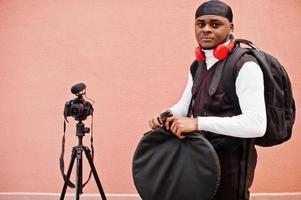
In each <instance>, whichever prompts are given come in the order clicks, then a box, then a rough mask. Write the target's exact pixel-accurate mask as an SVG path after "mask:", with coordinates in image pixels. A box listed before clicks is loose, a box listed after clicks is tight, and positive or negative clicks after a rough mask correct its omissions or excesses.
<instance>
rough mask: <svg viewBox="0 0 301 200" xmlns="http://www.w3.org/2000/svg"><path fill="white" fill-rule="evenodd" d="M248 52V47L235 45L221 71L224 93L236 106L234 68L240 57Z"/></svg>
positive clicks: (237, 104)
mask: <svg viewBox="0 0 301 200" xmlns="http://www.w3.org/2000/svg"><path fill="white" fill-rule="evenodd" d="M248 52H249V49H246V48H241V47H239V46H237V47H236V48H235V49H234V50H233V51H232V53H231V54H230V55H229V57H228V58H227V61H226V64H225V68H224V72H223V83H224V89H225V91H226V94H227V95H228V97H229V98H230V100H231V101H232V103H233V104H234V105H235V106H236V107H238V108H239V102H238V97H237V95H236V89H235V81H236V76H235V75H234V68H235V67H236V66H237V64H238V62H239V60H240V58H241V57H242V56H243V55H244V54H246V53H248Z"/></svg>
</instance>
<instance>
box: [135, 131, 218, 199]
mask: <svg viewBox="0 0 301 200" xmlns="http://www.w3.org/2000/svg"><path fill="white" fill-rule="evenodd" d="M132 167H133V168H132V170H133V179H134V184H135V186H136V189H137V191H138V193H139V195H140V196H141V198H142V199H143V200H210V199H212V197H213V195H214V194H215V192H216V190H217V187H218V184H219V180H220V165H219V159H218V157H217V154H216V152H215V150H214V148H213V146H212V145H211V144H210V142H209V141H208V140H207V139H206V138H204V137H203V136H202V135H201V134H191V135H187V137H186V138H184V139H178V138H177V137H176V136H174V135H173V134H171V133H170V132H169V131H167V130H166V129H165V128H163V127H162V128H158V129H156V130H153V131H149V132H147V133H146V134H145V135H144V136H143V137H142V139H141V141H140V142H139V144H138V146H137V149H136V151H135V154H134V157H133V166H132Z"/></svg>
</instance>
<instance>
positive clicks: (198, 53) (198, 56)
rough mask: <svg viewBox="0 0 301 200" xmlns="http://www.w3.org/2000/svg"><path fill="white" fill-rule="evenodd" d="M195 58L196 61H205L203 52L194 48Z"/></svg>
mask: <svg viewBox="0 0 301 200" xmlns="http://www.w3.org/2000/svg"><path fill="white" fill-rule="evenodd" d="M195 58H196V59H197V61H199V62H201V61H204V60H205V56H204V53H203V51H202V50H201V48H200V47H196V48H195Z"/></svg>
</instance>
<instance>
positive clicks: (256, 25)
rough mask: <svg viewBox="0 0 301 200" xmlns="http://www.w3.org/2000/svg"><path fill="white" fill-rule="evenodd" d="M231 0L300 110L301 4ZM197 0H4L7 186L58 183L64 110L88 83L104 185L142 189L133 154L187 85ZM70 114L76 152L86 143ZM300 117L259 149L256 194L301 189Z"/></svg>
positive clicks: (1, 128)
mask: <svg viewBox="0 0 301 200" xmlns="http://www.w3.org/2000/svg"><path fill="white" fill-rule="evenodd" d="M227 2H228V3H230V5H232V7H233V11H234V21H235V35H236V37H237V38H238V37H243V38H248V39H250V40H253V41H254V42H255V43H256V44H257V45H258V46H259V47H261V48H262V49H265V50H266V51H267V52H271V53H272V54H273V55H275V56H276V57H278V58H279V59H280V60H281V62H282V63H283V64H284V65H285V66H286V67H287V71H288V72H289V74H290V75H291V79H292V84H293V89H294V94H295V98H296V101H297V106H298V104H299V102H300V98H301V92H300V90H301V88H300V84H298V83H299V81H300V80H301V77H300V76H301V71H300V69H299V67H298V66H299V63H301V57H300V56H299V53H300V52H301V47H300V45H299V44H300V41H299V40H298V39H299V35H300V33H301V26H300V21H299V19H300V18H301V2H300V1H297V0H287V1H283V0H266V1H261V0H245V1H243V2H242V1H234V0H228V1H227ZM199 4H200V1H191V2H190V3H189V2H188V1H186V0H177V1H173V0H161V1H140V0H129V1H117V0H110V1H93V0H87V1H71V0H65V1H61V0H60V1H59V0H56V1H54V0H44V1H38V0H28V1H17V0H10V1H1V2H0V44H1V51H0V74H1V79H0V83H1V84H0V91H1V94H2V102H1V104H0V110H1V117H0V121H1V122H0V133H1V136H2V137H1V138H2V139H1V140H0V146H1V151H0V160H1V170H0V177H1V183H0V192H60V191H61V188H62V184H63V181H62V178H61V175H60V171H59V165H58V158H59V155H60V149H61V137H62V133H63V115H62V112H63V108H64V104H65V102H66V101H67V100H70V99H72V98H74V96H73V95H72V94H71V93H70V92H69V91H70V87H71V86H72V85H73V84H75V83H78V82H85V83H86V84H87V86H88V88H87V95H88V97H90V98H92V99H93V100H95V101H96V103H95V105H94V108H95V117H94V136H95V138H94V144H95V152H96V155H95V165H96V166H97V170H98V172H99V174H100V178H101V182H102V183H103V185H104V189H105V191H106V192H107V193H135V188H134V186H133V182H132V177H131V160H132V156H133V152H134V150H135V147H136V145H137V143H138V141H139V139H140V138H141V136H142V133H144V132H146V131H147V130H148V125H147V124H148V123H147V121H148V119H149V118H150V117H152V116H153V115H154V114H156V113H157V112H159V111H161V110H162V109H163V108H165V107H168V106H170V105H172V104H173V103H175V102H176V101H177V100H178V98H179V97H180V95H181V93H182V90H183V87H184V86H185V83H186V78H187V76H186V75H187V73H188V69H189V65H190V63H191V62H192V60H193V57H194V55H193V49H194V47H195V46H196V42H195V39H194V30H193V22H194V11H195V9H196V8H197V6H198V5H199ZM298 111H299V110H298ZM70 121H71V123H70V124H69V126H68V129H67V147H66V156H65V157H66V159H67V160H68V158H69V157H70V151H71V147H72V146H74V145H76V143H77V141H76V136H75V123H74V120H72V119H70ZM299 122H300V118H299V117H298V116H297V121H296V126H295V129H294V135H293V138H292V140H291V141H290V142H288V143H285V144H283V145H280V146H277V147H274V148H264V149H263V148H259V161H258V168H257V173H256V180H255V183H254V185H253V188H252V189H253V192H295V191H301V181H300V180H301V167H300V166H301V156H300V153H299V151H298V150H299V149H300V148H301V143H300V139H301V136H300V134H298V133H299V132H300V131H301V127H300V125H299V124H300V123H299ZM89 124H90V119H89V120H87V121H86V125H89ZM88 138H89V136H86V137H85V144H88V142H89V141H88ZM68 162H69V161H67V163H68ZM87 169H88V167H87V165H85V168H84V170H85V171H87ZM87 187H88V188H87V190H85V191H88V192H94V193H95V192H97V190H96V187H95V182H94V180H92V181H91V183H89V185H88V186H87Z"/></svg>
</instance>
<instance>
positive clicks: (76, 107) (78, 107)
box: [70, 103, 84, 117]
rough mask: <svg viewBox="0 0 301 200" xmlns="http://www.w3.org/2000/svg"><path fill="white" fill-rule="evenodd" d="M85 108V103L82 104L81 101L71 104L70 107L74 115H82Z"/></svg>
mask: <svg viewBox="0 0 301 200" xmlns="http://www.w3.org/2000/svg"><path fill="white" fill-rule="evenodd" d="M83 110H84V105H83V104H80V103H77V104H73V105H71V107H70V113H71V115H72V116H76V117H78V116H81V115H82V113H83Z"/></svg>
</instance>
